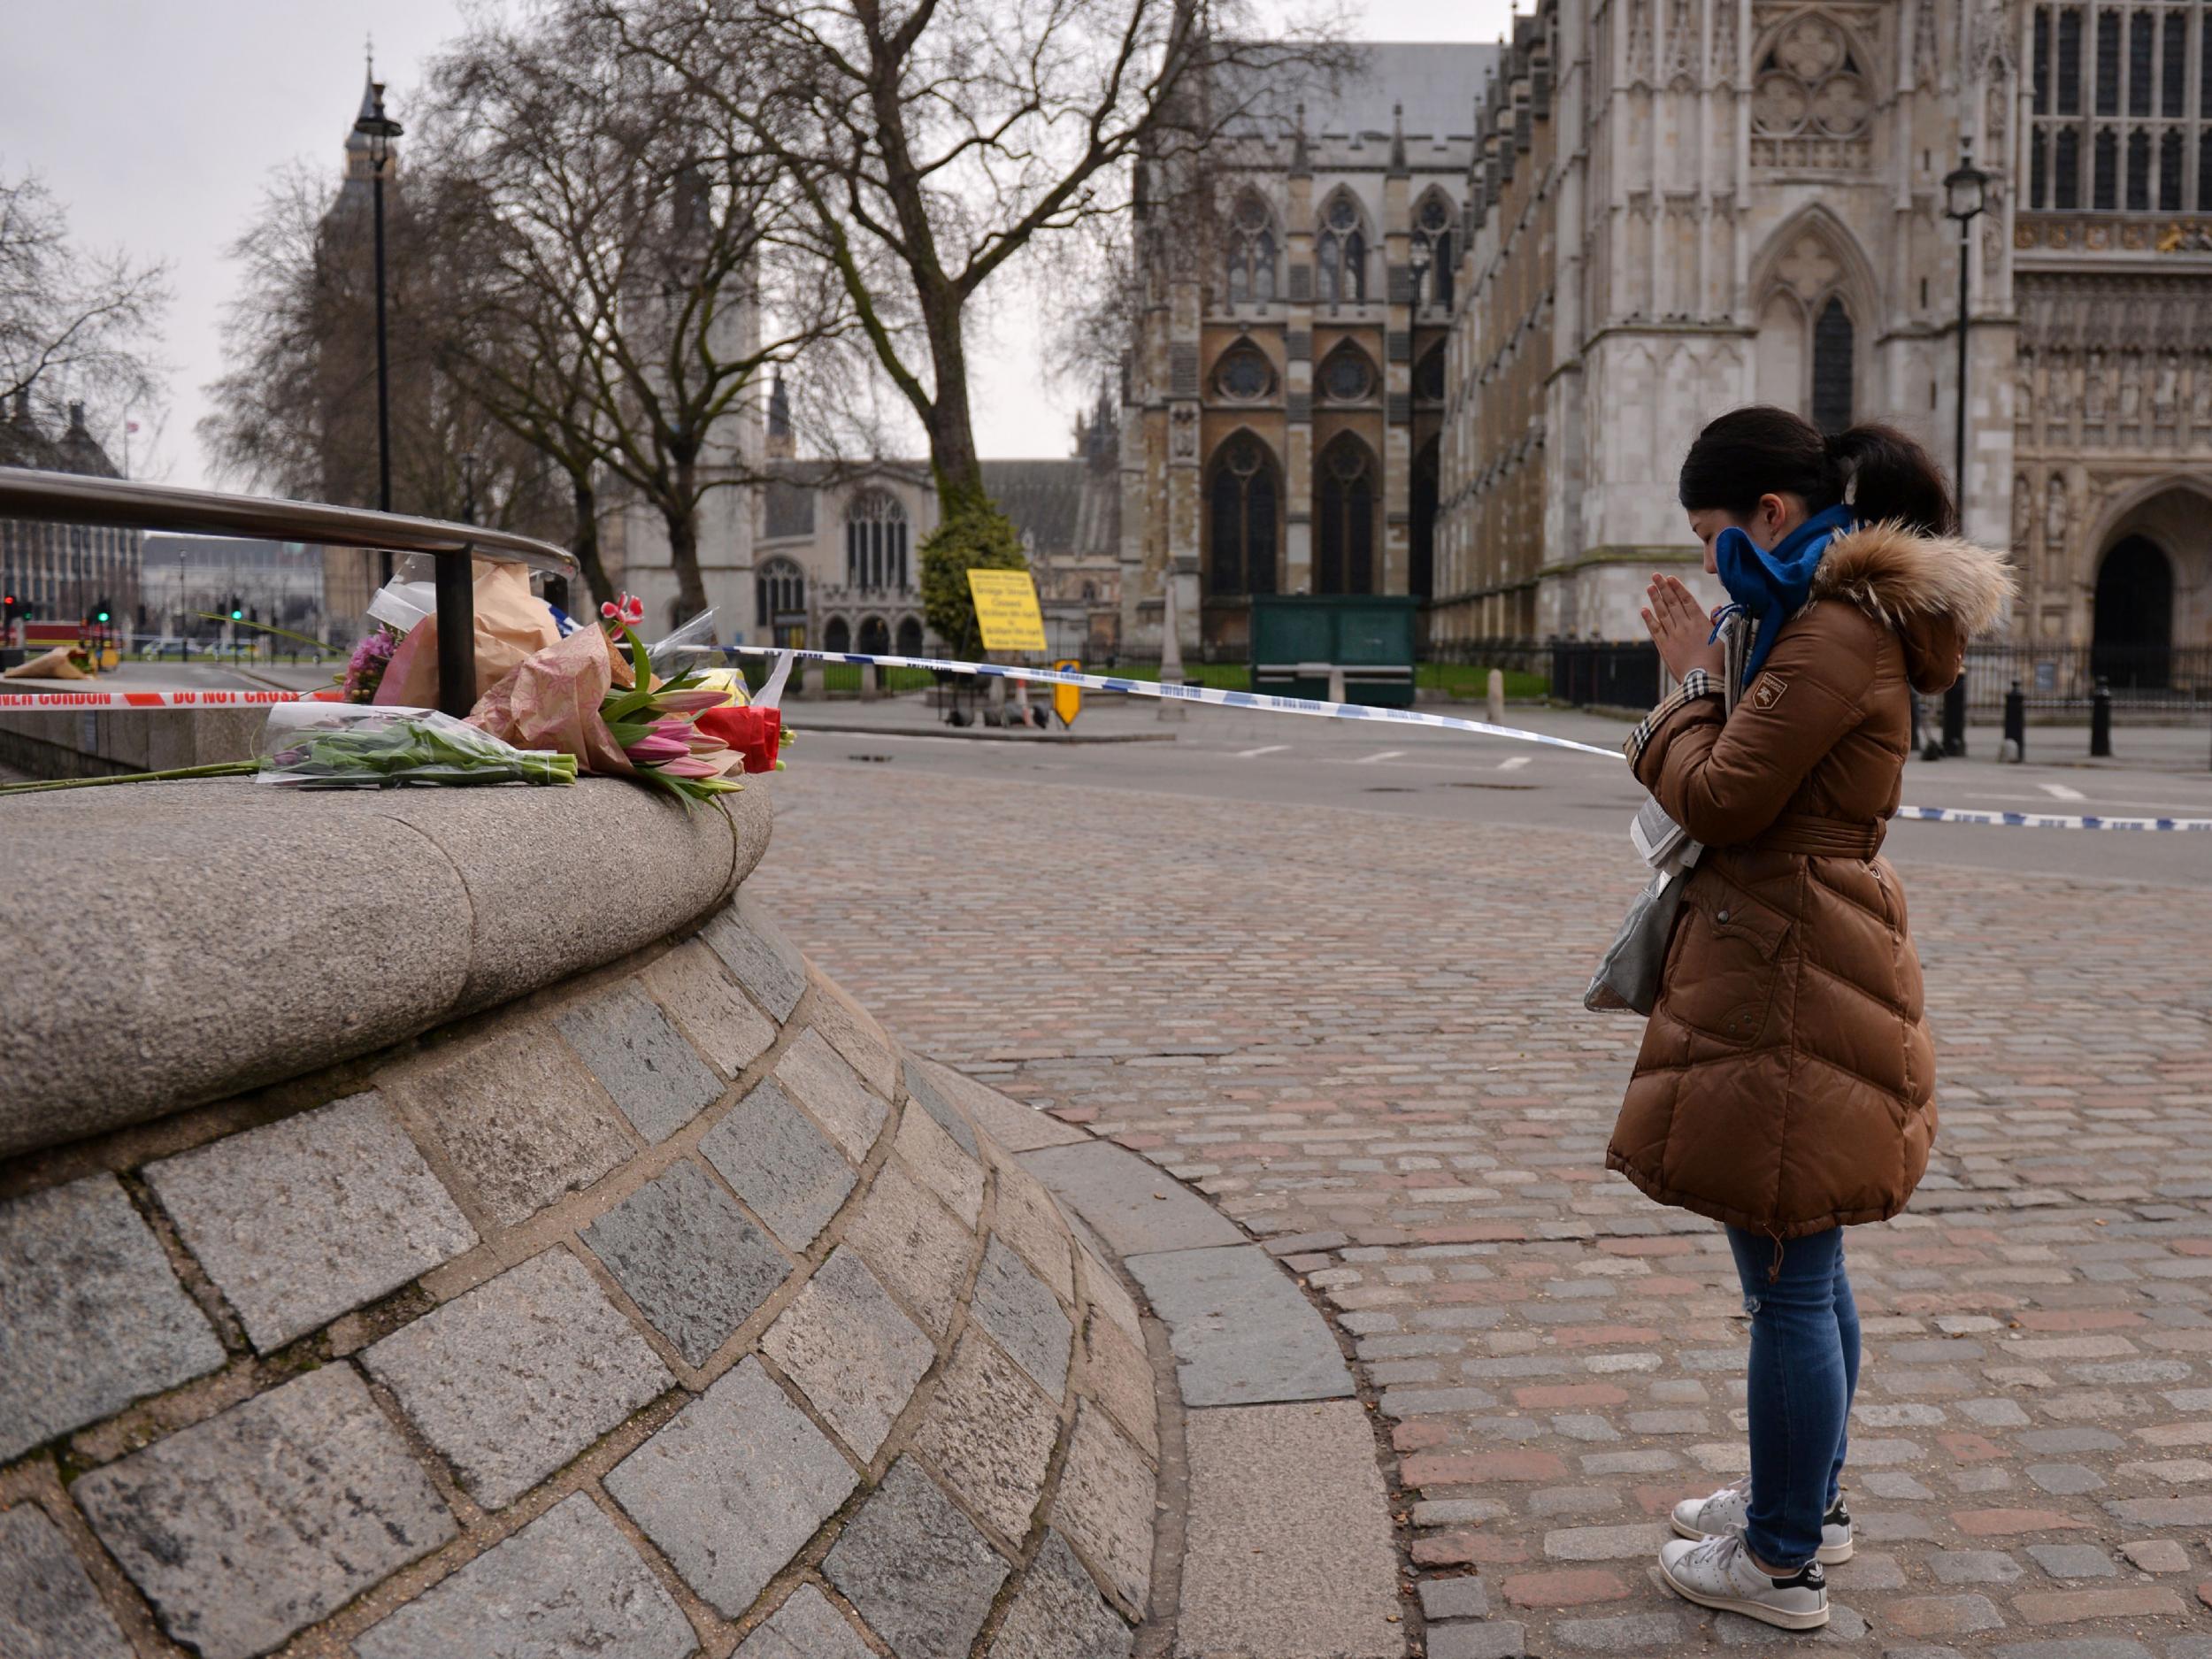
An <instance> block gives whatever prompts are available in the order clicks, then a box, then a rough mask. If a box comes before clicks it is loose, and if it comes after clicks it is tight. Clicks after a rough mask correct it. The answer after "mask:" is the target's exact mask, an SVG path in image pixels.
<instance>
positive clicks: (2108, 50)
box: [2097, 12, 2120, 115]
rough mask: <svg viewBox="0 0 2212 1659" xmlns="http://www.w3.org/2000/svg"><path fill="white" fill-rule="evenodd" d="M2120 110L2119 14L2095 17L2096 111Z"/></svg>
mask: <svg viewBox="0 0 2212 1659" xmlns="http://www.w3.org/2000/svg"><path fill="white" fill-rule="evenodd" d="M2119 112H2120V14H2119V13H2118V12H2101V13H2099V14H2098V17H2097V113H2098V114H2100V115H2117V114H2118V113H2119Z"/></svg>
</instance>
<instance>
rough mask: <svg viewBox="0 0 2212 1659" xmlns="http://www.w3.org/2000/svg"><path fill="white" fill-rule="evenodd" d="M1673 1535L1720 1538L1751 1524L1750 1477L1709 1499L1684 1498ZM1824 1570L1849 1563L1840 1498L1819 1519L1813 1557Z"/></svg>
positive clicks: (1846, 1517)
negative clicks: (1817, 1537) (1817, 1548)
mask: <svg viewBox="0 0 2212 1659" xmlns="http://www.w3.org/2000/svg"><path fill="white" fill-rule="evenodd" d="M1671 1518H1672V1520H1673V1522H1674V1530H1675V1532H1676V1535H1677V1536H1678V1537H1682V1538H1719V1537H1721V1536H1722V1535H1724V1534H1725V1533H1728V1532H1742V1531H1743V1530H1744V1528H1745V1527H1746V1526H1747V1525H1750V1523H1751V1477H1750V1476H1748V1475H1746V1476H1745V1477H1744V1478H1743V1479H1740V1480H1732V1481H1730V1482H1729V1483H1728V1484H1727V1485H1726V1486H1723V1487H1722V1488H1721V1489H1720V1490H1719V1491H1718V1492H1716V1493H1715V1494H1713V1495H1712V1496H1711V1497H1709V1498H1685V1499H1683V1500H1682V1502H1679V1503H1678V1504H1676V1505H1675V1506H1674V1514H1673V1516H1672V1517H1671ZM1813 1559H1814V1560H1816V1561H1817V1562H1819V1563H1820V1564H1821V1565H1822V1566H1824V1567H1834V1566H1839V1565H1840V1564H1841V1563H1844V1562H1847V1561H1848V1560H1850V1559H1851V1511H1850V1510H1849V1509H1846V1508H1845V1507H1844V1503H1843V1500H1842V1499H1841V1498H1840V1497H1839V1498H1838V1499H1837V1500H1836V1501H1835V1502H1834V1503H1833V1504H1832V1506H1831V1507H1830V1508H1829V1510H1828V1513H1827V1514H1825V1515H1824V1516H1822V1517H1820V1553H1819V1554H1818V1555H1815V1556H1814V1557H1813Z"/></svg>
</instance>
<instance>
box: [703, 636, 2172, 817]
mask: <svg viewBox="0 0 2212 1659" xmlns="http://www.w3.org/2000/svg"><path fill="white" fill-rule="evenodd" d="M724 649H726V650H728V651H730V652H732V653H733V654H735V655H739V656H744V657H782V658H784V659H786V661H789V660H790V659H792V658H795V657H804V658H806V659H808V660H809V661H811V662H818V663H853V664H859V665H861V666H864V667H865V666H868V665H871V664H872V665H873V666H875V667H878V668H926V669H931V670H937V671H942V672H947V673H955V674H975V675H979V676H980V677H982V678H984V679H987V680H1037V681H1040V682H1042V683H1044V684H1047V685H1055V686H1079V687H1082V688H1083V689H1084V690H1086V691H1123V692H1128V693H1130V694H1131V695H1134V696H1140V697H1159V698H1162V699H1163V700H1165V701H1169V702H1180V703H1210V704H1213V705H1214V706H1215V707H1217V708H1224V709H1260V710H1266V711H1267V712H1269V713H1272V714H1306V715H1314V716H1317V717H1319V718H1322V719H1328V720H1367V721H1382V722H1385V723H1388V724H1393V725H1398V726H1435V727H1439V728H1440V729H1442V730H1444V731H1448V732H1471V733H1474V734H1475V735H1477V736H1479V737H1502V738H1506V739H1509V740H1510V741H1513V742H1516V743H1540V744H1542V745H1543V746H1544V747H1546V748H1548V749H1569V750H1571V751H1573V752H1574V753H1576V754H1579V755H1600V756H1602V757H1605V758H1606V759H1608V760H1621V759H1624V757H1623V755H1622V754H1621V752H1620V750H1618V749H1601V748H1599V747H1598V746H1597V745H1595V744H1594V743H1578V742H1576V741H1574V740H1573V739H1572V738H1568V737H1553V736H1551V735H1549V734H1548V733H1543V732H1531V731H1526V730H1525V729H1523V728H1522V727H1520V726H1493V725H1491V724H1490V723H1489V722H1488V721H1487V720H1466V719H1462V718H1460V717H1459V716H1457V715H1454V714H1421V713H1418V712H1417V711H1416V710H1411V709H1384V708H1370V707H1368V706H1367V705H1366V704H1364V703H1329V702H1325V701H1323V700H1321V699H1318V698H1313V697H1279V696H1275V695H1271V694H1270V693H1265V692H1257V691H1225V690H1222V689H1220V688H1219V687H1214V686H1186V685H1179V684H1175V683H1169V684H1166V685H1162V684H1160V683H1158V682H1157V681H1155V680H1125V679H1123V678H1122V677H1121V676H1119V675H1118V674H1079V673H1072V672H1069V671H1067V670H1065V669H1058V668H1025V667H1022V666H1020V665H1018V664H1010V663H962V662H954V661H951V660H949V659H947V658H944V657H872V656H868V655H866V654H864V653H863V652H859V651H803V650H791V649H785V648H784V647H782V646H776V645H733V646H726V647H725V648H724ZM1897 816H1898V817H1899V818H1911V819H1913V820H1915V821H1916V822H1919V823H1926V824H1982V825H1990V826H1998V827H2001V828H2008V829H2076V830H2181V831H2192V830H2212V818H2102V817H2096V816H2083V817H2079V818H2066V817H2062V816H2059V815H2055V814H2050V813H2042V812H1977V811H1971V810H1967V809H1965V808H1962V807H1949V806H1901V807H1899V808H1898V809H1897Z"/></svg>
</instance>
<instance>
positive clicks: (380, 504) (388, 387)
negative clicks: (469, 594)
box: [353, 81, 402, 581]
mask: <svg viewBox="0 0 2212 1659" xmlns="http://www.w3.org/2000/svg"><path fill="white" fill-rule="evenodd" d="M353 130H354V131H355V132H357V133H358V134H361V136H362V137H364V138H365V139H367V140H368V141H369V180H370V190H371V193H372V194H373V196H374V199H375V203H376V207H375V213H376V505H377V510H378V511H380V512H389V511H391V510H392V376H391V362H390V357H389V355H388V350H387V348H386V345H385V338H384V173H385V170H386V169H387V168H388V166H389V165H391V160H392V141H393V140H394V139H395V138H397V137H398V136H399V135H400V133H401V130H402V129H401V127H400V124H399V123H398V122H397V121H396V120H394V119H392V118H391V117H390V116H389V115H388V114H386V113H385V111H384V83H383V82H382V81H371V82H370V83H369V108H368V110H367V111H366V112H365V113H364V114H363V115H362V117H361V119H359V120H357V121H356V122H354V124H353ZM383 565H384V580H386V581H390V580H392V555H391V550H390V549H385V552H384V557H383Z"/></svg>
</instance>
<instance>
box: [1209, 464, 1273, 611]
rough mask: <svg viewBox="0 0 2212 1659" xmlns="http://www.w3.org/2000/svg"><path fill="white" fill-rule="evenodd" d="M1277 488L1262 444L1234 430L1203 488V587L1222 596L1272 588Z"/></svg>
mask: <svg viewBox="0 0 2212 1659" xmlns="http://www.w3.org/2000/svg"><path fill="white" fill-rule="evenodd" d="M1281 491H1282V487H1281V485H1280V484H1279V482H1278V481H1277V478H1276V472H1275V465H1274V458H1273V457H1271V456H1270V455H1269V454H1268V452H1267V446H1266V445H1265V444H1263V443H1262V442H1260V441H1259V440H1258V439H1257V438H1256V437H1254V436H1253V435H1252V434H1250V433H1248V432H1240V433H1238V434H1236V435H1235V436H1233V437H1232V438H1231V439H1230V440H1229V441H1228V442H1226V443H1225V444H1223V445H1222V446H1221V449H1220V450H1219V452H1218V453H1217V454H1216V456H1215V457H1214V475H1213V482H1212V484H1211V485H1210V486H1209V487H1208V489H1207V502H1208V513H1207V525H1206V529H1207V547H1206V552H1207V559H1206V591H1207V592H1208V593H1209V594H1210V595H1216V596H1217V597H1222V598H1227V597H1232V596H1234V595H1240V594H1271V593H1273V592H1274V591H1275V523H1276V519H1277V518H1278V517H1279V513H1278V511H1277V508H1278V503H1279V501H1280V498H1281Z"/></svg>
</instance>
